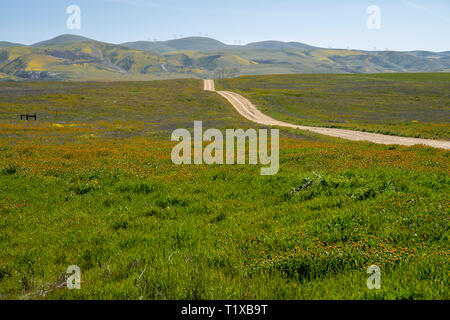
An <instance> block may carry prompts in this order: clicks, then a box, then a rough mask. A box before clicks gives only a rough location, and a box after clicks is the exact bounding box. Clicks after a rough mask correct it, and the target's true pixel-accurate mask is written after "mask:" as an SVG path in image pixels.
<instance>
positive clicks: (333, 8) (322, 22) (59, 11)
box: [0, 0, 450, 52]
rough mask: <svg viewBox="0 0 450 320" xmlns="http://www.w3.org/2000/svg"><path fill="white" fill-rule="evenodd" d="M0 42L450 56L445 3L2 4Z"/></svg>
mask: <svg viewBox="0 0 450 320" xmlns="http://www.w3.org/2000/svg"><path fill="white" fill-rule="evenodd" d="M70 5H77V6H79V7H80V9H81V29H79V30H69V29H68V28H67V26H66V20H67V19H68V17H69V15H70V14H67V13H66V10H67V7H69V6H70ZM371 5H376V6H378V7H379V8H380V9H381V17H380V28H379V29H369V28H368V27H367V20H368V19H369V17H370V14H368V13H367V8H368V7H369V6H371ZM0 12H1V14H0V17H1V19H0V41H10V42H15V43H21V44H25V45H30V44H34V43H36V42H40V41H43V40H48V39H50V38H54V37H56V36H59V35H61V34H76V35H82V36H85V37H88V38H91V39H95V40H98V41H104V42H108V43H114V44H120V43H124V42H132V41H155V40H157V41H165V40H172V39H175V38H185V37H191V36H203V37H210V38H213V39H216V40H219V41H221V42H223V43H226V44H231V45H234V44H242V45H244V44H247V43H251V42H258V41H266V40H276V41H284V42H290V41H293V42H301V43H306V44H309V45H312V46H317V47H324V48H329V47H330V48H339V49H347V48H348V49H357V50H368V51H373V50H386V49H388V50H393V51H411V50H427V51H435V52H442V51H448V50H450V47H449V46H448V42H446V41H445V40H444V39H446V38H448V35H447V31H448V30H450V2H449V1H445V0H434V1H423V0H411V1H409V0H396V1H387V0H380V1H365V0H364V1H354V0H348V1H345V2H343V3H339V4H337V3H334V2H333V1H330V0H322V1H316V2H315V3H300V2H299V1H293V0H287V1H280V2H274V1H267V0H262V1H258V2H257V3H256V1H247V2H246V3H241V2H238V1H235V0H231V1H229V2H228V3H227V4H222V3H215V2H207V1H203V0H195V1H189V4H187V3H186V2H184V1H180V0H174V1H164V2H162V1H156V0H155V1H145V0H90V1H88V0H77V1H75V0H70V1H66V0H63V1H58V3H57V4H55V3H54V1H50V0H42V1H39V3H36V2H35V1H28V0H17V1H14V2H13V3H11V2H7V3H1V4H0Z"/></svg>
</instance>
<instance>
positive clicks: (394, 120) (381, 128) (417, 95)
mask: <svg viewBox="0 0 450 320" xmlns="http://www.w3.org/2000/svg"><path fill="white" fill-rule="evenodd" d="M216 86H217V89H218V90H234V91H236V92H239V93H241V94H242V95H244V96H246V97H247V98H249V99H250V100H251V101H252V102H253V103H254V104H255V105H256V106H257V107H258V108H259V109H260V110H261V111H263V112H264V113H266V114H268V115H270V116H272V117H273V118H275V119H277V120H284V121H287V122H291V123H295V124H299V125H310V126H325V127H333V128H344V129H353V130H361V131H368V132H376V133H382V134H388V135H398V136H407V137H418V138H429V139H442V140H449V139H450V126H449V121H450V73H420V74H419V73H418V74H414V73H411V74H398V73H395V74H364V75H330V74H325V75H272V76H246V77H239V78H235V79H223V80H220V81H217V85H216Z"/></svg>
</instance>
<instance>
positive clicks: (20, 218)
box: [0, 75, 450, 299]
mask: <svg viewBox="0 0 450 320" xmlns="http://www.w3.org/2000/svg"><path fill="white" fill-rule="evenodd" d="M339 77H341V76H338V78H336V79H335V80H334V81H333V80H328V81H330V82H331V83H329V84H328V86H331V85H334V86H338V84H337V83H338V79H340V78H339ZM373 77H374V78H375V79H378V77H380V78H382V79H384V78H383V77H387V76H373ZM435 77H436V78H439V77H443V79H444V80H443V81H447V80H445V79H447V78H446V76H445V75H436V76H435ZM254 79H259V78H253V77H251V78H243V79H238V80H227V81H222V82H221V85H222V86H224V87H225V86H227V85H229V86H231V85H234V84H239V83H245V82H246V83H247V85H248V86H253V85H252V84H251V83H254V82H251V81H255V80H254ZM273 79H276V78H273ZM317 79H321V80H320V83H321V84H322V85H323V86H327V82H326V81H327V78H325V77H324V78H317ZM349 79H352V78H351V77H349ZM258 81H259V80H258ZM361 81H366V80H361ZM374 81H375V83H378V82H377V81H378V80H374ZM384 81H387V80H382V82H383V83H384ZM427 81H428V80H427V79H424V80H423V84H422V86H426V84H427V83H428V82H427ZM419 82H420V81H419V80H417V79H416V80H415V81H414V82H413V85H414V86H415V85H417V83H419ZM270 85H271V82H269V83H268V86H270ZM347 85H348V83H346V82H343V87H342V90H344V91H345V88H346V86H347ZM436 86H437V84H436ZM236 87H238V86H236ZM395 88H396V86H393V87H392V89H391V90H395ZM402 88H403V89H402ZM404 88H405V87H404V86H403V87H401V88H400V89H399V90H400V91H402V95H409V96H411V99H415V97H416V95H417V92H416V90H412V91H411V92H409V93H407V92H405V91H404V90H406V89H404ZM201 89H202V83H201V81H198V80H176V81H161V82H137V83H42V82H41V83H4V84H2V85H1V86H0V298H1V299H449V294H448V286H449V279H448V270H449V253H450V252H449V239H448V235H449V224H448V217H449V208H450V200H449V197H448V195H449V191H450V177H449V156H450V153H449V152H448V151H445V150H438V149H432V148H426V147H420V146H415V147H400V146H381V145H374V144H370V143H363V142H349V141H343V140H339V139H334V138H327V137H322V136H319V135H315V134H312V133H305V132H300V131H292V130H290V131H282V132H281V140H280V172H279V173H278V175H275V176H271V177H267V176H266V177H264V176H260V171H259V169H260V168H259V166H250V165H235V166H204V165H201V166H194V165H192V166H176V165H173V164H172V162H171V160H170V153H171V149H172V147H173V146H174V145H175V143H172V142H170V135H171V133H172V130H173V129H175V128H180V127H181V128H188V129H189V128H192V127H193V121H194V120H203V121H204V127H214V128H220V129H225V128H248V127H254V125H253V124H252V123H249V122H247V121H246V120H244V119H243V118H241V117H240V116H239V115H238V114H237V113H236V112H235V111H234V110H233V108H232V107H231V106H230V105H229V104H228V103H227V102H226V101H225V100H223V99H222V98H221V97H220V96H218V95H217V94H215V93H211V92H203V91H202V90H201ZM233 89H234V87H233ZM252 90H254V89H252ZM259 90H263V89H259ZM289 90H291V89H289ZM317 90H319V91H320V90H321V89H317ZM374 90H375V89H374ZM430 90H431V89H430ZM242 91H243V92H244V93H245V94H246V93H249V94H250V95H247V94H246V95H247V96H250V98H252V99H253V98H256V97H257V96H258V95H256V94H255V93H254V91H250V89H249V90H243V89H242ZM252 92H253V93H252ZM258 92H259V91H258ZM261 92H262V91H261ZM270 92H271V93H270V97H275V94H277V91H276V90H275V89H272V90H271V91H270ZM317 94H318V95H319V94H320V93H317ZM435 95H436V97H435V100H432V101H444V102H445V101H448V98H445V96H444V94H443V93H442V92H440V91H439V90H438V89H436V91H435ZM271 99H272V98H271ZM283 99H286V97H285V95H282V97H280V101H285V100H283ZM359 99H361V100H362V99H363V97H362V96H360V97H359ZM445 99H447V100H445ZM256 101H261V100H257V99H256ZM390 101H391V102H392V100H390ZM421 101H422V102H423V103H426V102H427V101H428V100H426V99H424V98H423V99H422V98H421ZM371 102H372V100H371V99H369V100H368V101H366V102H365V103H366V104H368V105H369V104H370V103H371ZM388 103H389V101H387V102H386V104H388ZM428 103H429V104H426V105H425V106H424V108H426V110H431V109H432V106H430V104H432V103H431V102H428ZM432 105H433V106H434V104H432ZM268 110H269V109H268V107H267V109H265V111H268ZM384 110H385V111H386V113H381V114H380V115H379V116H380V117H381V118H389V117H391V115H389V110H388V108H386V109H384ZM24 112H28V113H34V112H36V113H37V115H38V121H36V122H34V121H30V122H25V121H20V120H18V115H19V114H20V113H24ZM274 112H275V111H274ZM277 112H281V111H277ZM441 112H444V113H445V112H446V111H445V109H442V110H441ZM275 114H276V113H275ZM299 121H300V120H299ZM315 121H318V120H315ZM440 121H441V123H442V121H443V120H442V119H441V120H440ZM317 123H319V122H317ZM399 128H402V127H399ZM443 130H444V131H448V123H447V127H445V128H444V129H443ZM426 132H428V131H426ZM433 132H434V131H433ZM373 264H375V265H378V266H379V267H380V268H381V272H382V273H381V281H382V289H381V290H375V291H371V290H368V289H367V287H366V280H367V278H368V276H369V275H367V274H366V270H367V267H368V266H370V265H373ZM70 265H78V266H79V267H80V268H81V272H82V275H81V276H82V284H81V290H68V289H67V288H65V287H63V286H61V284H63V283H64V279H65V272H66V269H67V268H68V266H70Z"/></svg>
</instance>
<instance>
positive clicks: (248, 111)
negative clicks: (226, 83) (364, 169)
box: [204, 80, 450, 150]
mask: <svg viewBox="0 0 450 320" xmlns="http://www.w3.org/2000/svg"><path fill="white" fill-rule="evenodd" d="M204 90H206V91H214V92H217V93H218V94H220V95H221V96H222V97H224V98H225V99H227V100H228V101H229V102H230V103H231V104H232V105H233V107H234V108H235V109H236V110H237V112H239V113H240V114H241V115H242V116H243V117H244V118H246V119H248V120H250V121H253V122H255V123H259V124H262V125H269V126H279V127H287V128H292V129H300V130H307V131H311V132H315V133H319V134H323V135H327V136H332V137H337V138H342V139H347V140H352V141H369V142H373V143H378V144H386V145H391V144H398V145H404V146H413V145H417V144H421V145H426V146H430V147H433V148H440V149H447V150H449V149H450V141H443V140H431V139H418V138H407V137H397V136H388V135H383V134H378V133H369V132H361V131H354V130H345V129H333V128H319V127H306V126H298V125H294V124H291V123H287V122H282V121H278V120H275V119H273V118H271V117H269V116H267V115H265V114H263V113H262V112H260V111H259V110H258V109H257V108H256V107H255V106H254V105H253V104H252V103H251V102H250V101H249V100H248V99H246V98H244V97H243V96H241V95H239V94H237V93H234V92H230V91H215V86H214V80H205V81H204Z"/></svg>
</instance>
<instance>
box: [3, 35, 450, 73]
mask: <svg viewBox="0 0 450 320" xmlns="http://www.w3.org/2000/svg"><path fill="white" fill-rule="evenodd" d="M448 71H450V52H448V51H446V52H440V53H436V52H428V51H411V52H394V51H373V52H368V51H360V50H347V49H345V50H342V49H324V48H317V47H313V46H310V45H307V44H303V43H298V42H280V41H262V42H256V43H250V44H247V45H243V46H241V45H239V46H236V45H234V46H231V45H226V44H224V43H222V42H220V41H217V40H214V39H211V38H205V37H191V38H183V39H176V40H170V41H154V42H150V41H138V42H128V43H123V44H120V45H117V44H109V43H104V42H100V41H96V40H92V39H89V38H85V37H81V36H77V35H62V36H58V37H56V38H53V39H50V40H46V41H42V42H39V43H36V44H33V45H31V46H25V45H21V44H16V43H11V42H0V80H78V81H82V80H156V79H174V78H224V77H237V76H241V75H262V74H298V73H343V74H349V73H391V72H448Z"/></svg>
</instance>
